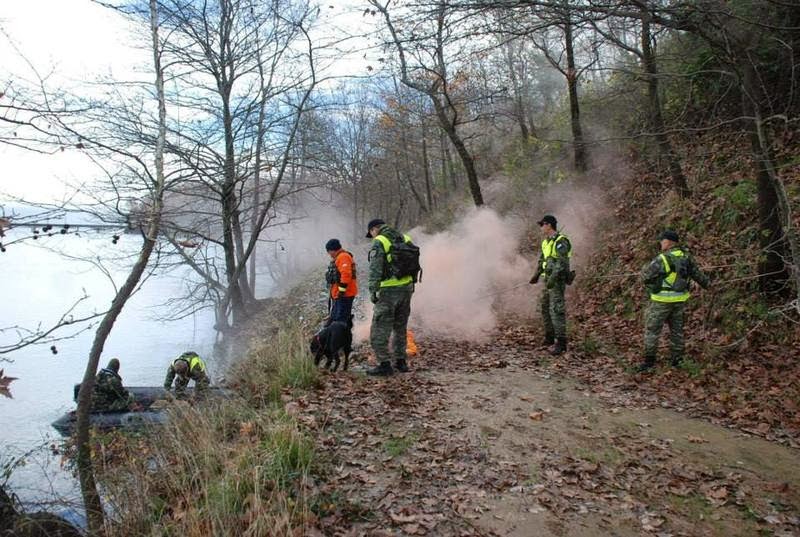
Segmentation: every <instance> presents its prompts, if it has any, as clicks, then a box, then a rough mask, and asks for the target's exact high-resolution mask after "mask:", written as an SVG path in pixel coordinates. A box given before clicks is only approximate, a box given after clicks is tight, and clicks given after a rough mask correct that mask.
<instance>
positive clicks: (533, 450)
mask: <svg viewBox="0 0 800 537" xmlns="http://www.w3.org/2000/svg"><path fill="white" fill-rule="evenodd" d="M540 337H541V335H540V334H537V333H536V332H535V331H534V330H532V329H531V328H530V326H525V325H524V324H521V323H519V322H508V323H506V325H505V326H502V327H501V328H500V329H498V331H497V333H496V334H495V335H494V337H492V338H491V340H490V342H488V343H483V344H469V343H465V342H460V341H459V342H454V341H445V340H438V339H427V338H425V336H424V334H423V335H422V337H421V338H420V340H419V343H420V346H421V348H422V349H424V351H423V354H422V355H421V356H420V357H418V358H416V359H415V361H414V362H413V364H412V365H413V369H414V371H413V372H412V373H409V374H405V375H400V374H395V375H394V376H393V377H391V378H388V379H372V378H367V377H365V376H364V375H363V374H361V373H358V372H349V373H342V372H339V373H336V374H331V375H326V377H325V380H324V382H323V385H322V386H321V387H320V388H319V389H318V390H316V391H312V392H310V393H308V392H306V393H305V394H303V395H299V396H292V395H291V394H289V393H288V392H287V394H285V396H284V399H285V403H286V408H287V411H289V412H290V413H292V414H293V415H295V416H297V417H298V419H299V420H300V421H301V422H303V423H304V424H305V425H306V426H307V427H308V428H309V429H310V431H311V432H312V434H313V436H314V437H315V439H316V442H317V444H318V449H319V450H320V452H321V453H322V456H323V458H324V459H325V460H326V461H327V462H328V463H329V464H326V465H324V467H325V468H326V472H325V474H324V475H323V476H322V478H321V479H320V482H319V483H317V484H316V489H317V490H316V493H317V497H318V498H319V500H318V502H317V504H316V507H315V516H314V517H312V523H313V524H314V525H315V527H314V528H313V529H309V530H308V532H307V534H308V535H341V536H356V535H365V536H366V535H370V536H372V535H520V536H522V535H540V536H549V535H554V536H556V535H586V536H594V535H598V536H599V535H620V536H623V535H645V534H651V535H658V536H661V537H667V536H673V535H674V536H678V535H687V536H688V535H692V536H694V535H742V536H744V535H759V534H762V535H778V536H788V535H798V534H800V519H799V516H800V515H799V514H798V513H800V509H798V506H800V492H798V487H799V486H800V465H798V464H797V462H798V460H799V459H800V457H798V455H800V453H798V451H797V450H796V449H793V448H791V447H788V446H784V445H779V444H778V443H776V442H770V441H767V440H765V439H762V438H759V437H757V436H756V435H754V434H752V433H749V432H747V431H744V430H742V429H735V428H726V427H723V426H721V425H719V424H715V423H711V422H710V421H708V420H703V419H697V418H696V417H693V416H705V417H713V416H714V414H713V412H705V413H704V412H702V411H700V410H699V408H700V406H701V405H699V404H693V405H687V406H686V407H681V406H680V405H678V404H677V403H676V402H675V400H674V399H673V398H671V396H666V397H664V395H663V393H662V391H660V390H659V386H660V385H659V384H658V383H655V384H653V383H651V381H650V380H649V379H641V378H639V377H637V376H635V375H631V374H630V373H627V372H625V371H624V370H623V368H619V369H620V370H619V371H616V372H615V373H614V374H608V371H606V370H605V369H604V368H602V367H594V366H592V367H587V366H586V363H587V362H586V357H585V356H584V355H582V354H581V353H580V352H575V353H573V352H571V353H568V354H567V355H565V356H562V357H559V358H558V359H551V358H550V357H549V356H548V355H547V354H546V352H545V351H544V349H540V348H537V346H536V343H535V342H536V341H538V339H540ZM609 367H615V368H618V365H616V364H614V365H613V366H612V365H609ZM659 374H660V375H662V376H663V375H664V374H666V373H664V372H660V373H659ZM669 374H670V375H672V376H673V377H675V379H678V378H679V377H680V376H681V375H683V377H682V380H684V381H685V380H686V375H685V374H684V373H683V372H680V371H678V372H670V373H669ZM676 382H677V380H676ZM679 410H683V411H684V412H679ZM727 424H728V425H731V423H727ZM744 428H745V429H746V428H747V427H744Z"/></svg>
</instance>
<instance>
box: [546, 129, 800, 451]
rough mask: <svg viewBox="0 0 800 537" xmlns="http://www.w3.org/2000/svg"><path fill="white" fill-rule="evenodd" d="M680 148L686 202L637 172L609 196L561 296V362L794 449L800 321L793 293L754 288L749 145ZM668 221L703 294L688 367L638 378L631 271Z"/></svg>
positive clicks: (789, 178)
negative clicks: (568, 337)
mask: <svg viewBox="0 0 800 537" xmlns="http://www.w3.org/2000/svg"><path fill="white" fill-rule="evenodd" d="M792 147H796V144H794V142H793V139H792V138H791V137H788V138H785V139H784V140H782V141H781V146H780V148H779V150H778V151H777V156H778V161H779V162H782V163H783V167H782V169H781V175H782V178H783V180H784V182H785V184H786V187H787V191H788V192H789V195H790V198H791V199H792V202H793V203H794V205H795V206H796V204H797V202H798V200H800V169H798V166H797V163H796V157H793V156H792V154H793V153H792V151H793V150H792ZM681 151H682V152H683V153H684V155H685V158H684V162H685V172H686V174H687V176H688V178H689V181H690V187H691V189H692V191H693V195H692V196H691V198H689V199H688V200H680V199H678V198H677V197H676V196H675V195H674V194H673V192H672V191H671V190H670V185H669V184H668V183H667V182H665V181H660V180H658V179H657V178H656V177H655V176H654V175H653V174H652V173H648V172H647V171H644V170H641V169H639V170H636V171H635V173H634V177H633V178H632V179H631V180H628V181H625V182H620V183H617V184H616V185H615V186H614V187H612V189H611V191H610V192H609V195H608V197H607V199H608V200H614V201H612V203H614V204H615V207H614V210H613V215H611V216H609V217H607V218H605V219H604V221H601V222H598V224H597V228H598V229H602V230H603V233H602V234H598V237H599V238H598V241H599V242H598V244H597V248H596V250H595V251H594V253H593V254H592V255H591V258H590V259H589V261H588V262H587V263H584V264H583V265H584V269H583V271H582V275H581V278H580V280H579V282H578V284H577V285H576V289H574V292H573V296H572V298H571V300H570V301H569V304H570V306H571V315H570V317H571V321H572V328H573V329H572V333H573V340H574V341H573V347H572V350H573V352H572V354H571V356H570V359H569V360H566V361H563V362H562V364H560V365H561V366H563V367H568V368H569V369H570V370H571V372H573V373H574V374H576V375H578V376H580V377H581V378H583V379H585V380H587V381H589V382H590V383H592V384H594V385H595V386H598V387H602V386H606V387H613V391H626V392H628V393H630V394H633V395H636V396H637V397H639V398H641V399H642V400H644V401H651V402H662V403H663V404H664V405H671V406H677V407H684V408H687V409H689V410H691V412H692V413H694V414H699V415H706V416H709V417H711V418H712V419H714V420H715V421H721V422H723V423H726V424H733V425H736V426H738V427H741V428H743V429H745V430H747V431H749V432H753V433H755V434H758V435H761V436H765V437H767V438H769V439H777V440H781V441H785V442H788V443H790V444H791V445H794V446H797V445H798V435H800V413H799V412H798V410H800V383H798V378H800V360H798V358H800V351H799V350H798V349H800V328H799V325H798V322H800V319H798V317H797V314H796V310H793V309H792V303H791V300H792V296H793V293H794V296H795V297H796V292H795V291H794V290H791V289H789V290H787V291H788V292H787V294H786V295H785V296H783V297H773V298H765V297H764V296H763V295H761V294H760V293H759V292H758V278H757V272H756V267H757V265H758V260H759V255H760V249H759V246H758V228H757V210H756V189H755V185H754V181H753V179H752V175H753V172H752V166H751V163H750V159H749V156H748V155H749V153H748V146H747V140H746V139H744V137H743V136H742V135H740V134H739V133H736V134H729V133H719V134H717V135H714V136H712V135H706V136H702V137H701V136H698V137H696V138H693V139H691V140H684V141H683V146H682V147H681ZM793 159H794V160H793ZM633 165H634V167H637V166H638V167H639V168H641V167H643V166H641V164H637V163H635V162H634V163H633ZM798 224H800V218H798V216H797V215H795V226H797V225H798ZM667 227H670V228H673V229H675V230H677V231H678V233H679V234H680V235H681V238H682V240H683V242H684V243H685V244H686V245H687V246H688V247H689V249H690V251H691V252H692V253H693V255H694V256H695V257H696V258H697V260H698V261H699V263H700V265H701V266H702V268H703V269H704V270H706V271H707V272H708V273H709V274H710V275H711V278H712V284H711V287H710V289H708V290H706V291H702V290H699V289H695V291H694V293H693V295H694V296H693V297H692V299H691V301H690V306H689V308H688V318H687V323H686V334H687V356H688V358H689V359H688V360H687V362H686V363H685V365H684V367H683V368H682V369H680V370H674V369H672V368H669V367H663V368H662V369H659V370H658V371H657V372H656V373H655V374H652V375H635V374H634V372H633V369H634V366H635V365H636V364H638V363H639V362H640V361H641V359H642V356H641V352H642V334H643V312H644V309H645V306H646V302H647V298H646V296H645V292H644V289H643V286H642V284H641V282H640V279H639V272H640V270H641V268H642V266H643V265H644V264H645V263H647V262H648V261H649V260H650V259H651V258H652V257H653V256H654V255H655V254H656V253H657V251H658V245H657V241H656V237H657V235H658V233H659V232H660V231H661V230H663V229H664V228H667ZM662 343H663V340H662ZM661 350H662V356H663V354H664V353H665V352H666V351H665V349H664V348H663V346H662V349H661ZM662 363H663V362H662Z"/></svg>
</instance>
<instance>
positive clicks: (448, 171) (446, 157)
mask: <svg viewBox="0 0 800 537" xmlns="http://www.w3.org/2000/svg"><path fill="white" fill-rule="evenodd" d="M439 133H440V136H439V145H441V148H442V178H443V179H444V180H446V181H449V182H450V185H452V187H453V190H458V180H457V179H456V171H455V170H454V169H453V157H452V156H451V155H450V146H449V145H448V143H449V142H448V139H447V137H446V133H445V132H444V129H439Z"/></svg>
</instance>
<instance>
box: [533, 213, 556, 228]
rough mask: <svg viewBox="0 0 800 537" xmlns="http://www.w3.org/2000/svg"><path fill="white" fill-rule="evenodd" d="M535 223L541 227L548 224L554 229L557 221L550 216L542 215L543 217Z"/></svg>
mask: <svg viewBox="0 0 800 537" xmlns="http://www.w3.org/2000/svg"><path fill="white" fill-rule="evenodd" d="M536 223H537V224H539V225H540V226H542V225H544V224H550V225H551V226H553V227H554V228H555V227H556V226H557V225H558V221H557V220H556V217H555V216H553V215H552V214H546V215H544V217H543V218H542V219H541V220H539V221H538V222H536Z"/></svg>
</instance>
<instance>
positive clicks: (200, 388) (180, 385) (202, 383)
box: [175, 374, 211, 395]
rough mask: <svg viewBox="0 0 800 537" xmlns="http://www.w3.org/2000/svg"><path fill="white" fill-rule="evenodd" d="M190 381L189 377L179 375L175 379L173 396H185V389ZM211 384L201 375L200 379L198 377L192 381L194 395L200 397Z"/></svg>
mask: <svg viewBox="0 0 800 537" xmlns="http://www.w3.org/2000/svg"><path fill="white" fill-rule="evenodd" d="M190 380H192V378H191V377H182V376H180V375H178V376H176V377H175V394H176V395H185V394H186V387H187V386H188V385H189V381H190ZM210 384H211V381H210V380H209V378H208V377H207V376H206V375H205V374H203V376H202V377H198V378H196V379H194V393H195V395H200V394H202V393H204V392H205V391H206V388H208V386H209V385H210Z"/></svg>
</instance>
